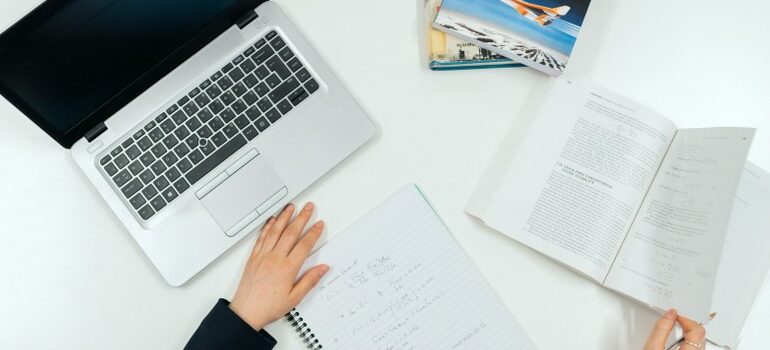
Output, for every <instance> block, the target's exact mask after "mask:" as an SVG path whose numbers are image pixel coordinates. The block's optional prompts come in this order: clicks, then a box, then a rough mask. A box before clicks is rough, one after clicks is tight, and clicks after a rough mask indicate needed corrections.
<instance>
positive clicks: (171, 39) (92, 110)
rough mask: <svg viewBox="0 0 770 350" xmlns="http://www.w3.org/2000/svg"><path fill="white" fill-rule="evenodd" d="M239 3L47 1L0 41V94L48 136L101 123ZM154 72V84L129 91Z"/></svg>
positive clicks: (214, 0)
mask: <svg viewBox="0 0 770 350" xmlns="http://www.w3.org/2000/svg"><path fill="white" fill-rule="evenodd" d="M239 2H242V1H238V0H163V1H136V0H80V1H48V2H47V3H45V4H44V5H42V6H41V7H40V8H38V9H36V10H35V11H34V12H33V13H32V14H31V15H29V16H27V17H25V18H24V19H23V20H22V21H20V22H19V23H17V25H15V26H14V27H13V28H11V29H10V30H8V31H7V32H6V33H4V34H3V37H2V38H0V90H1V91H2V92H3V95H6V97H7V98H8V99H9V100H11V101H12V102H13V103H14V104H15V105H17V107H19V108H20V109H22V111H23V112H25V114H27V115H28V116H30V117H31V118H33V119H37V120H35V121H36V122H37V123H38V124H39V125H41V127H43V128H44V129H46V131H48V133H49V134H52V136H54V137H56V136H57V135H60V134H67V133H69V132H70V131H72V130H73V129H74V128H76V127H77V126H79V125H80V124H81V123H82V122H83V121H85V120H87V119H89V118H93V117H96V118H97V119H100V120H99V121H102V120H104V119H106V118H108V117H109V116H110V115H111V114H113V113H115V112H116V111H117V110H119V109H120V108H122V107H123V106H124V105H125V104H126V103H127V102H129V101H130V99H133V98H135V97H136V96H138V94H140V93H141V92H142V91H143V90H144V89H146V88H147V87H149V86H150V85H151V84H152V83H154V82H155V81H157V79H159V78H160V77H162V75H165V74H166V73H168V72H169V71H170V70H171V69H173V67H167V68H168V69H166V71H165V72H162V75H159V74H157V73H159V72H157V68H158V66H160V65H162V63H163V61H164V60H166V61H168V60H167V58H169V57H172V56H174V55H175V54H178V53H179V51H180V49H181V48H182V47H183V46H185V45H186V44H189V41H191V39H192V38H193V37H194V36H196V35H198V34H200V33H201V32H203V31H204V29H207V28H208V27H210V26H211V25H212V23H213V22H214V21H215V20H217V19H221V18H222V17H223V16H224V15H225V14H227V13H228V11H232V9H233V7H234V6H235V4H236V3H239ZM212 38H213V37H212ZM210 39H211V38H210ZM210 39H209V40H210ZM203 45H205V43H202V44H201V45H200V47H202V46H203ZM200 47H198V48H197V49H199V48H200ZM197 49H196V50H197ZM192 53H193V52H189V54H188V55H187V57H189V55H191V54H192ZM187 57H181V58H180V59H179V60H178V62H175V65H178V64H179V63H181V62H182V61H183V59H186V58H187ZM166 63H168V62H166ZM175 65H174V66H175ZM154 70H155V73H156V74H155V75H156V76H157V77H156V78H157V79H155V80H154V81H149V82H147V81H145V84H143V85H144V86H141V87H140V88H141V89H136V88H137V87H136V86H134V85H136V84H134V83H136V82H138V81H141V80H142V78H146V77H147V75H148V74H149V73H150V72H152V71H154ZM145 80H146V79H145ZM132 86H133V88H134V90H136V91H134V93H133V94H130V95H131V96H125V94H124V93H125V92H126V91H127V90H130V87H132ZM119 96H121V97H122V99H123V100H124V101H115V100H116V98H117V97H119ZM115 102H118V103H115ZM109 106H111V107H112V108H105V107H109ZM100 113H101V114H102V115H98V116H94V115H95V114H100ZM97 123H98V121H97ZM92 124H96V123H92ZM84 132H85V131H83V133H84ZM80 136H81V137H82V135H80ZM57 141H59V142H60V143H61V142H62V141H61V140H57ZM73 142H74V140H73Z"/></svg>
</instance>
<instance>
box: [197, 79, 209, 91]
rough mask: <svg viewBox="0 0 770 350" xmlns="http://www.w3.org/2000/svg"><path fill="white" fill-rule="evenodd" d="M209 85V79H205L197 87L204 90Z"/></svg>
mask: <svg viewBox="0 0 770 350" xmlns="http://www.w3.org/2000/svg"><path fill="white" fill-rule="evenodd" d="M209 86H211V80H208V79H206V80H204V81H203V82H202V83H201V84H200V85H198V88H199V89H201V90H203V91H206V89H208V88H209Z"/></svg>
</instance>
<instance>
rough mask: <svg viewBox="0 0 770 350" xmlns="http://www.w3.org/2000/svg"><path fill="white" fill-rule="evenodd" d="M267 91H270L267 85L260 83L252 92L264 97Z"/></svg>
mask: <svg viewBox="0 0 770 350" xmlns="http://www.w3.org/2000/svg"><path fill="white" fill-rule="evenodd" d="M268 91H270V88H269V87H267V84H265V83H260V84H259V85H257V87H255V88H254V92H256V93H257V95H259V97H262V96H265V95H266V94H267V93H268Z"/></svg>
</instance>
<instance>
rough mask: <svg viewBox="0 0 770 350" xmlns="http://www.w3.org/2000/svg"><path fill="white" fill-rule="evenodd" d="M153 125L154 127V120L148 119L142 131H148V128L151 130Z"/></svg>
mask: <svg viewBox="0 0 770 350" xmlns="http://www.w3.org/2000/svg"><path fill="white" fill-rule="evenodd" d="M154 127H155V122H154V121H150V122H149V123H148V124H147V125H145V126H144V131H147V132H150V130H152V128H154Z"/></svg>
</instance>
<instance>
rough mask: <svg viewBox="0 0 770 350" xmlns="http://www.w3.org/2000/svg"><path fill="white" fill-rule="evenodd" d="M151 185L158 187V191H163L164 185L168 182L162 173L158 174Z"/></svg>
mask: <svg viewBox="0 0 770 350" xmlns="http://www.w3.org/2000/svg"><path fill="white" fill-rule="evenodd" d="M152 184H153V185H155V188H157V189H158V191H163V189H164V188H166V186H168V184H169V182H168V180H166V177H165V176H163V175H158V178H157V179H155V181H153V182H152Z"/></svg>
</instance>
